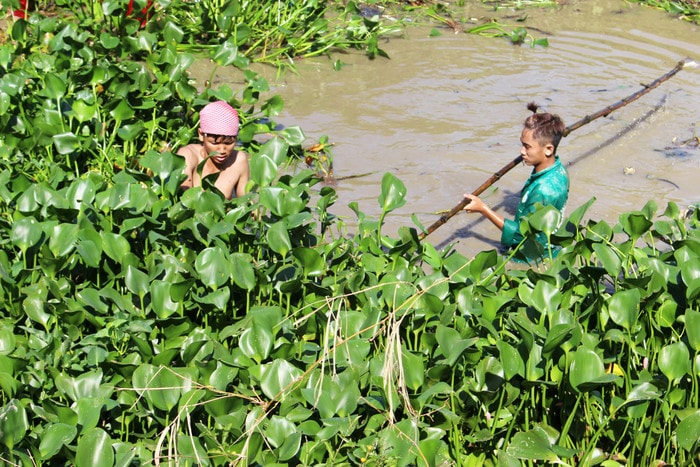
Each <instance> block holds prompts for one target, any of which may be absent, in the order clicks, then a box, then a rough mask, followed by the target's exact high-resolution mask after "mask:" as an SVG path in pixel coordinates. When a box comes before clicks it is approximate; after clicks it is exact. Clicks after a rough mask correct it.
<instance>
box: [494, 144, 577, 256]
mask: <svg viewBox="0 0 700 467" xmlns="http://www.w3.org/2000/svg"><path fill="white" fill-rule="evenodd" d="M568 198H569V174H568V173H567V171H566V168H565V167H564V166H563V165H562V163H561V162H560V161H559V157H558V156H557V157H556V159H555V161H554V164H552V165H551V166H550V167H547V168H546V169H544V170H542V171H541V172H538V173H535V172H534V171H533V172H532V174H530V178H528V179H527V181H526V182H525V186H524V187H523V191H522V194H521V196H520V203H519V204H518V210H517V211H516V213H515V218H514V219H512V220H511V219H506V220H505V222H504V224H503V232H502V233H501V244H502V245H503V246H504V247H506V248H513V247H515V246H517V245H518V244H519V243H520V242H521V241H522V240H523V236H522V234H521V233H520V220H521V219H522V218H523V217H524V216H527V215H530V214H532V213H533V212H534V211H535V205H536V204H537V203H540V204H542V205H552V206H554V207H555V208H557V209H558V210H559V211H563V210H564V208H565V207H566V200H567V199H568ZM537 240H538V241H539V242H540V243H541V244H542V245H543V246H544V247H545V248H546V247H547V239H546V237H545V236H544V235H538V238H537Z"/></svg>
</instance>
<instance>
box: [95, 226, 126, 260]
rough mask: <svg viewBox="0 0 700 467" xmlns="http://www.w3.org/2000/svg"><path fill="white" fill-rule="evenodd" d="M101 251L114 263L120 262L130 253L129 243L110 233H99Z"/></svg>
mask: <svg viewBox="0 0 700 467" xmlns="http://www.w3.org/2000/svg"><path fill="white" fill-rule="evenodd" d="M100 239H101V240H102V251H103V252H104V253H105V254H106V255H107V256H109V257H110V258H112V259H113V260H114V261H117V262H121V261H122V259H123V258H124V257H125V256H127V255H128V254H129V253H130V252H131V246H130V245H129V241H128V240H127V239H126V238H124V237H122V236H121V235H117V234H115V233H112V232H105V231H101V232H100Z"/></svg>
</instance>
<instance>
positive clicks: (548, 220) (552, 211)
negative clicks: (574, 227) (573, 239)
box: [528, 205, 562, 237]
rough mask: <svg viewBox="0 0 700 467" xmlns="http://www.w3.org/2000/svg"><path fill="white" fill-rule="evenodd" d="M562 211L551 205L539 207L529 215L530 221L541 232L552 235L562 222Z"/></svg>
mask: <svg viewBox="0 0 700 467" xmlns="http://www.w3.org/2000/svg"><path fill="white" fill-rule="evenodd" d="M561 217H562V216H561V211H559V210H558V209H557V208H555V207H554V206H551V205H546V206H541V207H538V208H537V210H536V211H535V212H533V213H532V214H530V216H528V223H529V224H530V225H531V226H532V227H533V228H534V229H535V230H538V231H540V232H544V233H545V235H547V236H548V237H549V236H551V235H552V234H553V233H554V232H555V231H556V230H557V229H558V228H559V225H560V224H561Z"/></svg>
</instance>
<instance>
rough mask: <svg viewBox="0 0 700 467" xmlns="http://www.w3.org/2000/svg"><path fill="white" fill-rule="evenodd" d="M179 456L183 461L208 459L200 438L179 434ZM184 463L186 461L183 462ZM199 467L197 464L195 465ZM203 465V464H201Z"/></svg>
mask: <svg viewBox="0 0 700 467" xmlns="http://www.w3.org/2000/svg"><path fill="white" fill-rule="evenodd" d="M177 449H178V455H179V456H180V458H181V459H188V460H196V459H206V458H207V451H206V449H204V447H203V446H202V443H201V441H200V439H199V437H195V436H192V435H188V434H178V436H177ZM181 462H184V461H181ZM195 465H197V464H195ZM199 465H202V464H199Z"/></svg>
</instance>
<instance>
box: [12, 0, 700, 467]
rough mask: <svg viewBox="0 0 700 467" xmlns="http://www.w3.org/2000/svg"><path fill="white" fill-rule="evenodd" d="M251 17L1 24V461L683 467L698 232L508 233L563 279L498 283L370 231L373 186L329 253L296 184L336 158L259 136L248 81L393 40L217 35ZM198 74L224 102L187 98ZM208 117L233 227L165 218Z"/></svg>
mask: <svg viewBox="0 0 700 467" xmlns="http://www.w3.org/2000/svg"><path fill="white" fill-rule="evenodd" d="M3 5H4V6H5V7H11V8H18V7H19V5H18V4H17V2H14V1H13V2H3ZM149 5H150V6H149ZM246 5H248V6H250V4H248V3H247V2H232V3H215V2H205V1H203V2H191V3H190V2H180V3H178V2H175V1H173V2H161V3H158V4H157V5H154V4H150V3H147V2H142V3H139V2H135V4H131V5H130V4H129V2H127V1H120V0H119V1H118V0H105V1H104V2H102V3H93V2H65V3H64V2H56V4H55V5H54V4H52V5H51V8H49V10H50V11H46V13H47V14H44V13H42V12H33V13H31V14H29V15H28V17H27V18H25V19H22V18H15V19H10V20H9V22H8V26H7V28H6V30H5V31H4V33H3V35H2V36H1V37H0V68H1V69H2V76H1V77H0V128H2V133H1V134H2V137H0V179H1V181H2V182H1V183H0V390H1V394H0V395H1V397H0V441H1V443H0V459H2V462H3V463H5V464H7V465H21V466H33V465H75V466H78V467H82V466H94V465H101V466H105V467H106V466H132V465H213V466H220V465H318V464H331V465H375V466H380V465H429V466H432V465H463V466H472V465H473V466H476V465H497V464H498V465H507V466H510V465H522V464H525V465H534V464H535V463H542V462H549V463H555V462H556V463H562V464H568V465H596V464H597V465H604V466H606V467H607V466H618V465H661V464H662V463H669V464H674V465H693V464H695V463H697V462H698V460H699V459H700V458H699V457H698V456H699V447H698V439H699V438H700V410H699V408H698V407H699V406H700V384H699V383H698V382H699V380H698V376H699V374H700V216H699V214H698V210H697V209H695V208H694V207H691V208H690V209H687V207H685V206H683V207H679V206H676V205H675V204H673V203H670V204H668V205H667V206H657V205H656V204H655V203H653V202H649V203H647V204H646V205H645V206H643V208H642V209H641V210H639V211H635V212H630V213H627V214H625V215H623V216H621V217H620V219H619V222H618V223H616V224H614V225H610V224H608V223H606V222H603V221H594V220H589V221H586V222H584V221H583V219H584V215H585V213H586V210H587V208H588V206H589V205H584V206H581V207H580V208H578V209H577V210H575V211H574V212H573V213H572V214H571V215H570V216H569V217H568V218H566V219H560V217H559V214H558V213H557V212H555V211H551V210H548V209H546V208H544V209H542V210H540V211H538V212H537V213H536V214H534V215H532V216H530V218H529V219H528V220H527V222H526V223H524V224H523V226H522V229H523V231H524V233H525V234H526V238H532V236H533V235H534V234H535V233H537V232H544V233H545V234H546V235H547V236H549V237H550V238H551V240H552V241H553V242H555V243H557V244H559V245H561V246H562V247H563V250H562V252H561V253H560V254H559V255H558V256H557V257H556V258H554V259H547V260H545V262H544V263H542V264H536V265H532V267H531V268H529V269H511V268H510V266H509V263H508V258H505V257H503V256H501V255H499V254H498V253H497V252H496V251H485V252H482V253H480V254H478V255H476V256H475V257H473V258H467V257H464V256H462V255H460V254H458V253H456V252H454V251H452V250H451V249H449V248H448V249H446V250H440V251H438V250H436V249H435V248H434V247H433V246H432V245H431V244H430V243H428V242H420V241H418V232H419V231H420V226H416V227H414V228H408V227H405V228H402V229H401V230H400V231H399V234H398V236H397V237H392V236H389V235H387V234H386V233H385V232H383V230H382V226H383V222H384V219H385V218H386V216H390V215H391V213H392V211H393V210H395V209H397V208H399V207H401V206H402V205H403V204H404V202H405V200H404V195H405V194H406V188H405V186H404V185H403V183H402V182H401V180H399V179H397V178H396V177H394V176H392V175H390V174H387V175H385V176H384V178H383V180H382V186H381V194H380V196H379V198H378V200H377V202H378V203H379V206H380V207H381V212H382V214H381V215H380V216H379V218H378V219H373V218H370V217H368V216H367V215H365V214H364V213H363V212H361V211H360V210H359V209H358V206H357V205H355V204H353V205H352V208H353V209H354V212H355V214H356V217H357V220H356V224H357V227H356V228H354V229H353V232H349V229H348V228H347V226H346V225H344V223H343V221H342V220H341V219H339V218H337V217H335V216H334V215H333V204H334V202H335V200H336V193H335V191H334V190H333V188H332V187H330V186H326V185H324V184H323V183H322V178H323V177H322V176H321V175H323V174H319V173H318V171H316V170H311V169H308V168H306V163H307V162H308V161H309V160H310V161H311V162H313V161H314V160H316V161H321V160H327V158H328V157H330V154H329V153H328V152H327V151H328V150H329V147H328V146H327V145H325V144H324V141H320V142H319V144H318V145H316V147H315V148H314V149H313V150H311V149H306V148H304V147H303V144H304V142H305V137H304V133H303V130H302V129H301V128H298V127H287V128H280V127H279V126H278V125H277V124H276V122H275V117H276V115H278V113H279V111H280V109H281V107H282V105H283V102H282V101H281V99H279V98H278V97H271V98H262V97H261V96H263V95H264V93H265V92H266V91H267V90H268V85H267V83H266V81H265V80H264V79H263V78H261V77H260V76H259V75H257V74H256V73H254V72H253V71H251V69H250V68H249V64H250V63H251V61H255V60H263V59H269V58H270V57H274V59H273V60H272V61H273V62H274V60H289V59H291V58H295V57H298V56H299V54H302V55H303V54H304V53H309V54H310V53H315V52H319V53H327V52H328V51H330V50H331V49H330V48H326V47H328V45H329V42H331V43H332V44H333V48H335V47H338V49H340V50H342V49H343V48H356V49H357V50H360V51H363V52H365V53H367V54H368V55H369V56H370V57H372V56H376V55H381V49H380V43H381V41H380V40H379V39H380V38H381V37H383V35H384V34H392V33H393V32H394V31H395V27H396V25H395V24H393V23H391V22H389V23H388V25H387V23H386V22H385V21H386V20H384V19H382V18H381V17H379V16H370V17H368V16H366V15H365V14H364V13H362V12H361V7H360V6H359V5H357V4H352V3H349V2H348V3H347V4H345V5H343V6H342V8H341V9H340V10H335V13H336V14H337V15H339V16H338V17H339V18H342V21H341V22H340V23H339V24H341V27H340V28H339V29H338V28H333V27H331V26H330V24H331V22H332V21H331V20H327V19H325V18H318V17H317V16H316V15H317V14H318V13H319V12H324V14H325V13H327V11H326V9H327V8H328V7H329V6H331V7H333V8H336V7H337V6H338V5H337V4H335V3H331V4H326V3H325V2H318V1H307V2H296V3H295V4H294V5H295V11H287V10H285V9H282V8H281V5H282V3H281V2H277V1H275V2H270V8H277V10H274V9H270V10H266V11H265V12H261V11H259V10H260V9H251V10H250V11H246V14H249V15H251V16H250V19H249V20H246V21H247V22H240V23H239V22H234V21H232V18H233V17H236V18H239V17H240V16H237V15H234V13H240V14H241V15H242V14H243V13H242V11H243V9H244V7H245V6H246ZM34 7H37V8H39V10H40V11H41V10H42V9H46V8H48V5H41V4H39V5H34ZM26 8H27V9H28V8H29V7H28V6H27V7H26ZM144 8H145V11H144V10H143V9H144ZM190 8H191V9H190ZM170 9H172V15H171V14H170ZM229 9H230V10H229ZM213 11H216V12H219V13H223V12H228V13H227V14H211V12H213ZM256 15H258V16H256ZM260 15H268V16H260ZM270 15H271V16H270ZM343 15H347V16H343ZM282 18H284V21H281V20H282ZM308 22H310V23H311V24H312V25H316V26H313V27H310V28H306V27H303V28H301V29H302V30H303V31H306V33H308V34H309V36H307V37H305V38H304V39H299V37H297V36H295V37H291V35H293V34H291V32H292V31H293V30H292V29H291V28H292V26H293V25H297V26H298V25H308ZM281 24H284V25H285V27H281ZM343 27H346V28H347V30H344V31H345V32H344V33H343V34H342V35H340V36H339V35H338V34H340V33H339V31H340V30H343ZM200 28H201V29H200ZM287 28H290V29H289V31H288V30H287ZM339 37H341V38H342V40H340V39H339ZM323 38H326V41H325V42H324V39H323ZM329 38H330V39H329ZM297 39H299V40H298V41H297ZM317 41H318V42H317ZM309 44H313V45H309ZM202 55H204V56H206V57H208V58H209V59H210V60H212V61H213V62H214V63H215V64H216V65H217V66H233V67H237V68H239V69H240V72H241V76H242V77H243V78H242V81H241V83H239V86H238V87H236V88H234V87H232V86H228V85H225V86H221V87H217V88H214V87H211V86H210V85H208V84H207V83H195V82H192V81H191V80H190V79H189V77H188V73H187V71H188V69H189V68H190V67H191V66H193V65H194V64H195V63H197V58H198V57H199V56H202ZM214 99H223V100H226V101H228V102H230V103H232V104H234V105H235V106H236V107H238V108H239V109H241V118H242V125H241V132H240V138H239V140H240V144H241V146H242V148H243V149H245V150H246V151H247V152H248V153H249V154H250V155H251V160H250V163H251V183H250V186H249V188H250V193H249V194H247V195H246V196H244V197H241V198H237V199H233V200H230V201H227V200H225V199H224V198H223V197H222V196H220V195H219V194H218V193H216V191H215V189H213V188H211V189H205V190H199V189H191V190H188V191H185V192H181V191H180V190H179V184H180V182H181V181H182V178H183V177H182V175H181V173H182V169H183V161H182V159H181V158H179V157H177V156H176V155H174V154H173V151H174V150H175V149H176V148H177V147H179V146H181V145H183V144H186V143H188V142H190V141H192V140H193V139H195V138H194V137H195V129H196V121H197V115H198V113H197V112H198V110H199V109H201V107H202V106H203V105H204V104H205V103H206V102H208V101H210V100H214ZM324 157H326V159H323V158H324ZM309 158H310V159H309ZM314 158H315V159H314ZM311 165H313V164H311ZM205 182H206V181H205ZM591 202H593V200H591ZM589 204H590V203H589ZM560 223H561V224H562V227H561V228H559V229H556V228H555V227H556V226H557V225H559V224H560ZM536 245H537V244H536V242H533V243H531V242H529V241H525V242H524V243H523V245H522V246H521V248H523V249H526V248H533V247H536Z"/></svg>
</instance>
